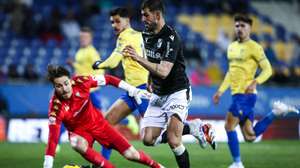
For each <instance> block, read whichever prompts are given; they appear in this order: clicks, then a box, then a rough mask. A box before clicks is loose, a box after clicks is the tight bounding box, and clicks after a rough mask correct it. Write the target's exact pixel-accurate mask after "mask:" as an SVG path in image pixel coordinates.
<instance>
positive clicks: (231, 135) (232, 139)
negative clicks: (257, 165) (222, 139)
mask: <svg viewBox="0 0 300 168" xmlns="http://www.w3.org/2000/svg"><path fill="white" fill-rule="evenodd" d="M239 121H240V120H239V118H238V117H235V116H234V115H233V114H232V113H231V112H228V113H227V115H226V120H225V130H226V134H227V139H228V147H229V150H230V154H231V157H232V159H233V163H232V165H230V166H229V167H230V168H231V167H234V166H235V165H242V162H241V156H240V149H239V140H238V137H237V132H236V130H235V128H236V126H237V125H238V123H239ZM240 167H242V166H240Z"/></svg>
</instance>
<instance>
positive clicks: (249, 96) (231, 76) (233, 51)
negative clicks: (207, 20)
mask: <svg viewBox="0 0 300 168" xmlns="http://www.w3.org/2000/svg"><path fill="white" fill-rule="evenodd" d="M234 23H235V25H234V26H235V28H234V30H235V35H236V37H237V40H236V41H234V42H232V43H231V44H230V45H229V47H228V49H227V57H228V60H229V69H228V71H227V73H226V76H225V79H224V81H223V83H222V84H221V86H220V87H219V89H218V91H217V92H216V93H215V95H214V96H213V101H214V103H215V104H217V103H218V102H219V100H220V97H221V95H222V94H223V92H224V91H225V90H227V88H229V87H230V88H231V94H232V104H231V106H230V108H229V112H228V113H227V116H226V121H225V129H226V133H227V137H228V146H229V149H230V152H231V156H232V158H233V163H232V164H231V165H230V166H229V168H243V167H244V166H243V164H242V162H241V157H240V150H239V142H238V138H237V133H236V131H235V128H236V126H237V125H238V124H239V125H240V126H241V130H242V133H243V136H244V138H245V140H246V141H248V142H253V141H254V140H255V139H256V137H258V136H259V135H261V134H262V133H263V132H264V131H265V130H266V128H267V127H268V126H269V125H270V124H271V122H272V121H273V120H274V119H275V117H276V116H278V115H282V114H286V113H288V112H292V111H293V112H296V111H297V110H296V109H295V108H294V107H292V106H288V105H286V104H284V103H282V102H275V103H274V104H273V110H272V112H270V113H269V114H267V116H266V117H265V118H264V119H262V120H261V121H259V122H257V123H256V124H255V126H254V127H253V120H254V113H253V108H254V105H255V102H256V86H257V85H260V84H262V83H263V82H265V81H266V80H267V79H268V78H269V77H270V76H271V75H272V68H271V65H270V63H269V61H268V59H267V57H266V56H265V53H264V50H263V48H262V47H261V45H259V44H258V43H256V42H255V41H253V40H252V39H250V32H251V26H252V20H251V18H249V17H248V16H247V15H237V16H235V17H234ZM258 67H259V68H260V69H261V72H260V74H259V75H258V76H255V73H256V70H257V68H258Z"/></svg>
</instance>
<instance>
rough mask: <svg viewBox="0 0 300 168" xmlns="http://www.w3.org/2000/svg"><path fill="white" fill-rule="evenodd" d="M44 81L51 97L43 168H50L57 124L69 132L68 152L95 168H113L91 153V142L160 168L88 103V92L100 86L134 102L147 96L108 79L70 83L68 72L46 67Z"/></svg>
mask: <svg viewBox="0 0 300 168" xmlns="http://www.w3.org/2000/svg"><path fill="white" fill-rule="evenodd" d="M48 79H49V81H50V82H51V83H52V84H53V87H54V95H53V96H52V98H51V101H50V105H49V114H48V117H49V135H48V144H47V148H46V155H45V160H44V164H43V167H44V168H52V167H53V161H54V156H55V148H56V145H57V143H58V138H59V131H60V125H61V123H64V124H65V126H66V128H67V130H68V131H69V141H70V144H71V146H72V148H73V149H74V150H75V151H77V152H78V153H79V154H81V155H82V156H83V157H84V158H85V159H86V160H88V161H89V162H91V163H92V164H93V165H94V166H96V167H99V168H100V167H103V168H113V167H114V165H113V164H112V163H110V162H109V161H107V160H106V159H105V158H103V157H102V156H101V154H99V153H98V152H96V151H95V150H93V148H92V147H93V143H94V141H95V140H96V141H97V142H98V143H100V144H103V145H105V146H106V147H111V148H114V149H116V150H117V151H118V152H119V153H120V154H121V155H123V156H124V157H125V158H126V159H128V160H131V161H135V162H138V163H141V164H144V165H147V166H149V167H152V168H160V167H162V166H160V165H159V164H158V163H157V162H155V161H154V160H152V159H151V158H150V157H149V156H148V155H146V154H145V153H143V152H142V151H137V150H136V149H135V148H134V147H133V146H132V145H130V144H129V143H128V141H127V140H126V139H125V138H124V137H123V136H122V135H121V134H120V133H118V132H117V131H116V130H115V129H114V128H113V127H112V126H110V125H109V123H108V122H107V121H106V120H105V119H104V117H103V115H102V114H101V111H100V110H99V109H97V108H96V107H95V106H94V105H93V104H92V102H91V99H90V89H91V88H93V87H98V86H103V85H113V86H115V87H119V88H122V89H124V90H126V91H128V92H129V94H130V95H131V96H133V97H134V98H135V99H137V100H140V99H141V98H142V97H143V96H147V94H149V93H148V92H147V91H145V90H140V89H137V88H135V87H133V86H131V85H129V84H128V83H126V82H124V81H122V80H120V79H118V78H116V77H113V76H110V75H105V76H104V75H97V76H74V77H73V78H72V79H70V73H69V71H68V70H66V69H65V68H63V67H61V66H52V65H50V66H48ZM140 101H141V100H140ZM139 103H140V102H139Z"/></svg>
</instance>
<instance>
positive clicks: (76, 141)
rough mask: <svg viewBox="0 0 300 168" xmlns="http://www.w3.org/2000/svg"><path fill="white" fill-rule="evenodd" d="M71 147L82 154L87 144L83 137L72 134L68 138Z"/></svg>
mask: <svg viewBox="0 0 300 168" xmlns="http://www.w3.org/2000/svg"><path fill="white" fill-rule="evenodd" d="M70 144H71V147H72V148H73V149H74V150H75V151H77V152H79V153H81V154H84V153H85V152H86V150H87V148H88V144H87V142H86V140H85V139H83V138H80V137H79V136H73V137H71V138H70Z"/></svg>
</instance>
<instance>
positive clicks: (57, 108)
mask: <svg viewBox="0 0 300 168" xmlns="http://www.w3.org/2000/svg"><path fill="white" fill-rule="evenodd" d="M120 81H121V80H120V79H118V78H116V77H113V76H110V75H105V76H98V77H92V76H75V77H73V78H72V89H73V91H72V96H71V98H70V99H67V100H65V99H61V98H58V97H57V96H56V95H53V97H52V98H51V100H50V104H49V112H48V117H49V137H48V145H47V149H46V155H52V156H54V155H55V149H56V145H57V143H58V140H59V133H60V126H61V123H63V124H64V126H65V127H66V129H67V130H68V131H74V130H76V129H80V130H82V131H89V130H90V129H93V127H95V125H97V127H99V125H100V126H101V125H102V126H103V125H104V124H107V121H106V120H105V119H104V117H103V115H102V114H101V112H100V111H99V110H98V109H97V108H95V107H94V106H93V104H92V102H91V99H90V97H89V96H90V88H93V87H97V86H100V85H108V84H109V85H113V86H116V87H118V85H119V83H120Z"/></svg>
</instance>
